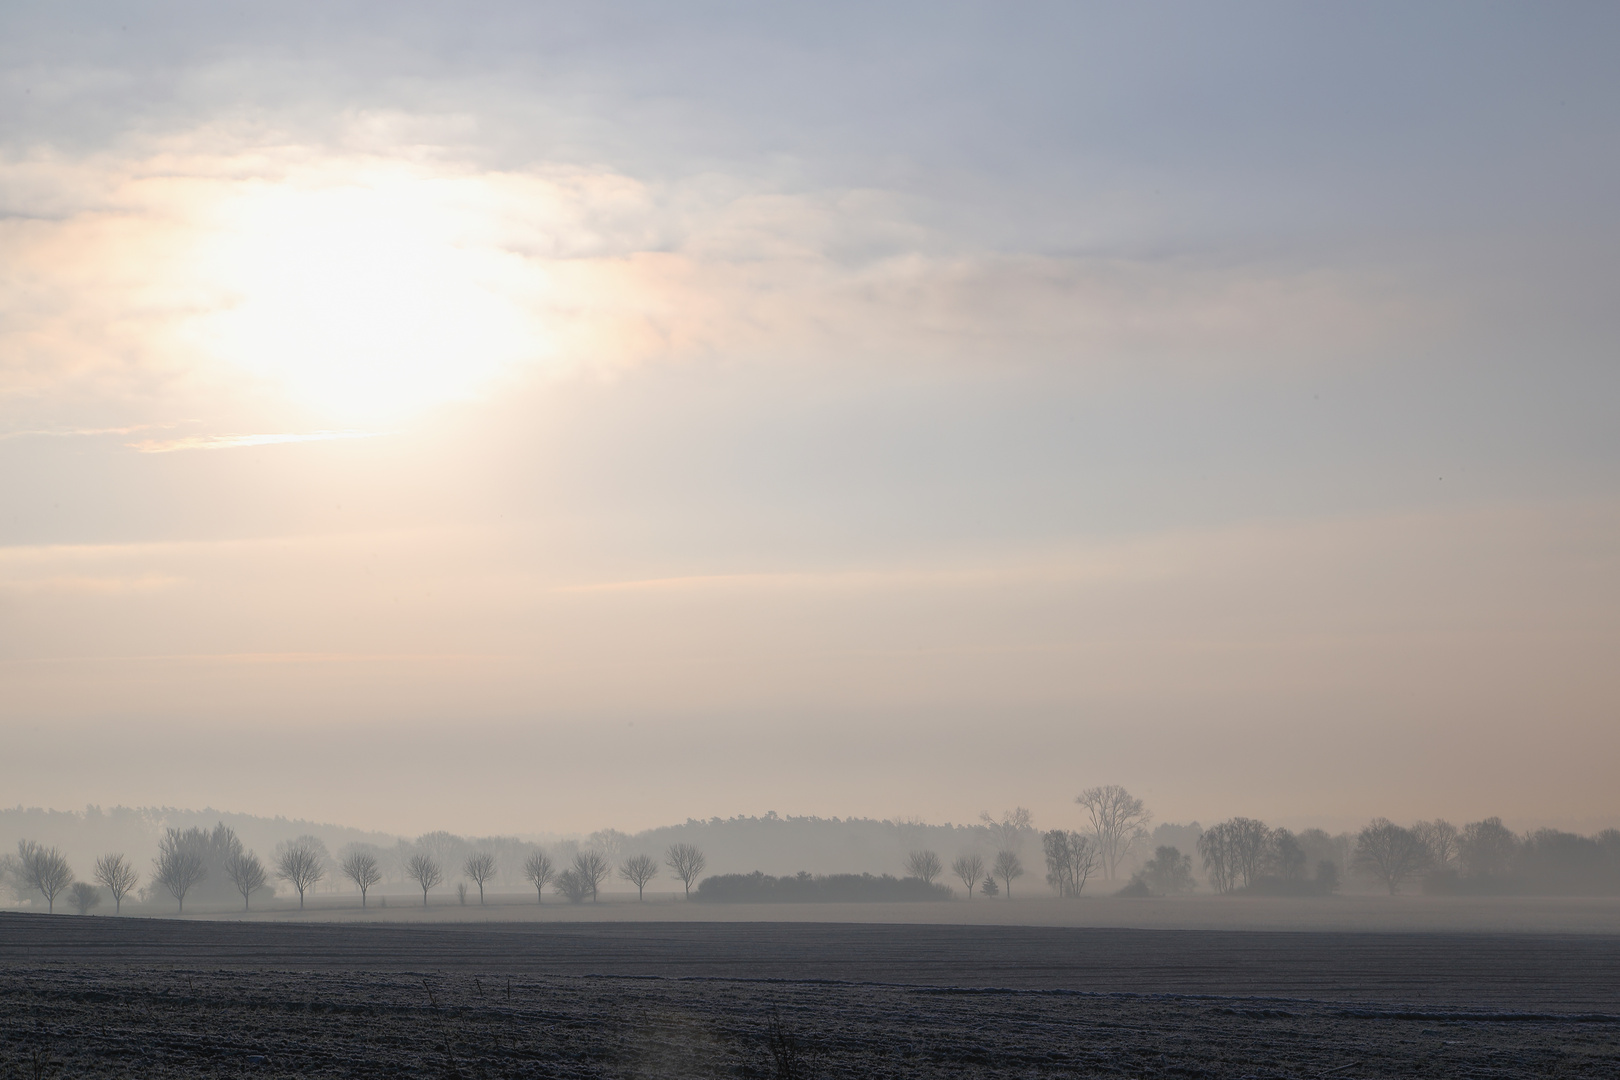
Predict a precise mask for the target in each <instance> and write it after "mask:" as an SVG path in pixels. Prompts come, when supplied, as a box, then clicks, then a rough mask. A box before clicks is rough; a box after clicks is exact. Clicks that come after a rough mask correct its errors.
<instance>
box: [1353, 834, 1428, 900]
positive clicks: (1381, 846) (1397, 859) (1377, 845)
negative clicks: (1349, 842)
mask: <svg viewBox="0 0 1620 1080" xmlns="http://www.w3.org/2000/svg"><path fill="white" fill-rule="evenodd" d="M1350 861H1351V862H1352V863H1353V864H1355V866H1356V867H1358V868H1359V869H1362V870H1365V871H1367V872H1368V873H1370V874H1372V875H1373V876H1374V877H1376V878H1377V879H1378V880H1379V881H1381V882H1383V883H1384V884H1385V885H1386V886H1387V887H1388V888H1389V895H1391V896H1394V895H1395V894H1396V893H1397V892H1399V891H1400V887H1401V885H1402V884H1403V883H1405V882H1406V881H1408V880H1409V879H1410V878H1412V877H1413V876H1414V875H1415V874H1416V873H1417V872H1418V871H1419V870H1422V869H1423V868H1424V867H1426V866H1427V865H1428V864H1429V849H1428V847H1427V846H1426V845H1425V844H1424V843H1423V841H1422V840H1420V839H1418V836H1417V834H1416V833H1414V832H1413V831H1412V830H1411V829H1407V828H1403V827H1402V826H1400V825H1397V824H1395V823H1394V822H1393V821H1391V820H1389V819H1388V818H1375V819H1373V821H1372V822H1371V823H1370V824H1368V825H1367V827H1366V828H1364V829H1362V830H1361V832H1360V834H1359V835H1357V837H1356V853H1355V854H1354V855H1353V856H1351V859H1350Z"/></svg>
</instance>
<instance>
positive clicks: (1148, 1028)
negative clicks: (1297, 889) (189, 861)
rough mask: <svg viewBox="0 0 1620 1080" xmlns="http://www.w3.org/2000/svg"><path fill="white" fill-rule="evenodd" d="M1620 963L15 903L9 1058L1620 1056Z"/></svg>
mask: <svg viewBox="0 0 1620 1080" xmlns="http://www.w3.org/2000/svg"><path fill="white" fill-rule="evenodd" d="M1617 961H1620V940H1617V939H1612V938H1604V937H1593V936H1584V937H1574V936H1554V935H1544V936H1528V935H1526V936H1517V937H1515V936H1510V935H1428V934H1423V935H1388V934H1361V935H1358V934H1275V933H1272V934H1264V933H1262V934H1251V933H1230V932H1228V933H1217V934H1194V933H1186V932H1180V933H1177V932H1164V931H1134V932H1133V931H1092V930H1073V929H1052V928H1031V927H1022V928H1013V927H1003V928H983V927H980V928H970V927H955V928H945V927H904V926H851V925H838V924H823V925H814V926H805V925H798V924H774V925H773V924H717V925H711V926H707V927H705V926H699V925H662V926H660V925H658V924H633V925H627V924H609V925H603V926H597V927H589V926H584V925H576V926H568V927H537V926H534V925H533V924H529V925H523V926H515V927H489V926H485V927H477V926H460V927H437V928H436V927H429V926H394V927H365V928H362V927H354V926H327V927H317V926H266V925H263V924H247V925H235V926H229V925H220V924H198V923H178V922H168V921H165V922H159V921H148V920H112V919H76V918H60V917H59V918H56V919H47V918H40V917H5V918H0V1077H5V1076H9V1075H21V1076H60V1077H77V1076H132V1077H133V1076H141V1077H145V1076H176V1077H180V1076H186V1077H192V1076H345V1077H372V1076H376V1077H382V1076H401V1075H404V1076H434V1077H440V1076H462V1077H478V1076H489V1077H501V1076H512V1077H529V1076H535V1077H539V1076H604V1077H610V1076H612V1077H641V1076H647V1077H654V1076H717V1077H718V1076H733V1077H742V1076H759V1077H765V1076H780V1075H795V1076H810V1075H818V1076H822V1077H846V1076H847V1077H856V1076H861V1077H867V1076H895V1077H936V1076H937V1077H962V1076H989V1075H994V1076H1019V1077H1046V1076H1065V1077H1067V1076H1165V1077H1197V1076H1210V1077H1240V1076H1253V1077H1318V1076H1332V1077H1334V1078H1340V1077H1390V1076H1425V1077H1447V1076H1457V1077H1464V1076H1466V1077H1488V1076H1502V1077H1524V1076H1560V1077H1563V1076H1567V1077H1588V1076H1590V1077H1614V1076H1620V985H1617V984H1620V979H1617V978H1616V976H1617V974H1620V963H1617ZM788 1058H792V1059H793V1061H792V1062H788V1061H787V1059H788ZM785 1064H791V1065H793V1068H790V1069H784V1065H785Z"/></svg>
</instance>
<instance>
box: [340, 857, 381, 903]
mask: <svg viewBox="0 0 1620 1080" xmlns="http://www.w3.org/2000/svg"><path fill="white" fill-rule="evenodd" d="M338 869H340V870H342V871H343V876H344V877H346V878H348V879H349V880H350V881H352V882H354V883H355V885H356V886H358V887H359V889H360V906H361V907H362V908H363V907H365V906H366V893H367V892H368V891H370V889H371V887H372V886H373V885H375V884H377V882H379V881H381V880H382V867H380V866H378V865H377V856H375V855H373V854H371V852H369V851H350V852H349V853H348V854H346V855H344V856H343V858H342V859H340V860H339V861H338Z"/></svg>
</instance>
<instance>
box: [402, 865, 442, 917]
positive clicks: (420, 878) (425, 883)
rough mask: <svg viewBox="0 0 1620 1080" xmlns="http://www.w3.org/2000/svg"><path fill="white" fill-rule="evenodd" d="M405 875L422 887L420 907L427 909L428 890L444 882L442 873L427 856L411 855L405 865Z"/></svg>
mask: <svg viewBox="0 0 1620 1080" xmlns="http://www.w3.org/2000/svg"><path fill="white" fill-rule="evenodd" d="M405 873H406V874H408V875H409V876H410V877H411V878H412V879H413V880H414V881H415V882H416V883H417V884H418V885H420V886H422V906H423V907H427V897H428V890H429V889H431V888H433V886H435V885H437V884H439V883H440V882H442V881H443V880H444V871H443V870H440V869H439V864H438V863H436V862H434V861H433V859H432V858H431V857H430V856H427V855H421V854H417V855H412V856H411V859H410V861H409V862H407V863H406V864H405Z"/></svg>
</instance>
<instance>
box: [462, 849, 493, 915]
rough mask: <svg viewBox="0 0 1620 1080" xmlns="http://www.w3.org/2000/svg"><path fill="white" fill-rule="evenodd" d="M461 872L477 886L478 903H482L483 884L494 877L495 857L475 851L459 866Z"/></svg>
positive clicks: (481, 904) (484, 852)
mask: <svg viewBox="0 0 1620 1080" xmlns="http://www.w3.org/2000/svg"><path fill="white" fill-rule="evenodd" d="M461 872H462V873H463V874H466V875H467V876H468V877H470V878H472V880H473V883H474V884H476V885H477V886H478V903H479V906H483V903H484V882H486V881H488V880H490V879H491V878H493V877H494V876H495V856H493V855H491V854H490V853H489V852H487V851H475V852H473V853H472V854H471V855H468V856H467V861H466V862H464V863H462V864H461Z"/></svg>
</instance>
